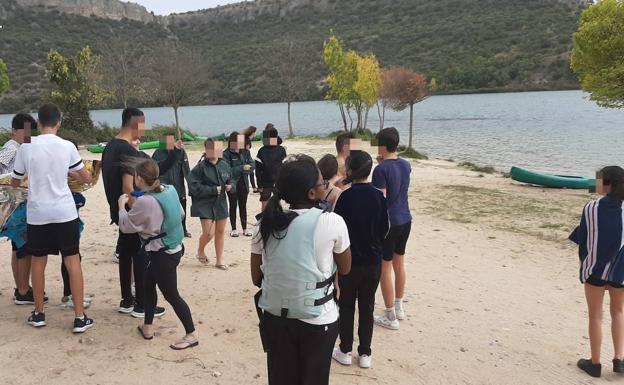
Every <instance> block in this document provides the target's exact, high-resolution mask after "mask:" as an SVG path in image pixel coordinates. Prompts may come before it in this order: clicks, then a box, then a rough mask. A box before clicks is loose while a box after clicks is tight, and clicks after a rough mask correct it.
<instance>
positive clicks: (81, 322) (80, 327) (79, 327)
mask: <svg viewBox="0 0 624 385" xmlns="http://www.w3.org/2000/svg"><path fill="white" fill-rule="evenodd" d="M91 326H93V320H92V319H91V318H89V317H87V315H86V314H83V315H82V318H74V329H73V330H72V331H73V332H74V333H84V332H85V331H87V329H89V328H90V327H91Z"/></svg>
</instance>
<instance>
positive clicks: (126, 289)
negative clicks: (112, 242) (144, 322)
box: [117, 231, 145, 308]
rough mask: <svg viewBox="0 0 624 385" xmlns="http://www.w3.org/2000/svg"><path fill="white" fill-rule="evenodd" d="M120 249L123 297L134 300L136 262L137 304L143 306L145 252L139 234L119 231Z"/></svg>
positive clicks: (118, 242) (120, 282)
mask: <svg viewBox="0 0 624 385" xmlns="http://www.w3.org/2000/svg"><path fill="white" fill-rule="evenodd" d="M117 247H118V251H119V285H120V286H121V298H122V299H123V300H124V301H131V300H132V289H131V288H132V283H131V282H130V281H131V279H130V277H131V275H132V264H134V286H135V288H136V305H137V306H138V307H141V308H143V307H144V306H143V304H144V294H145V289H144V286H143V274H144V272H145V254H144V253H143V251H141V239H140V238H139V234H124V233H122V232H121V231H120V232H119V237H118V238H117Z"/></svg>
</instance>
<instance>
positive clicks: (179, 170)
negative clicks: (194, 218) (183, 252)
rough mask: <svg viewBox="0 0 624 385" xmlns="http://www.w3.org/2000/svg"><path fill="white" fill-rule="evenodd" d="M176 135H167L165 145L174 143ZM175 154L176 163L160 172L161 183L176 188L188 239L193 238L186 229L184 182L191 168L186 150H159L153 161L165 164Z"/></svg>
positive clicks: (172, 133)
mask: <svg viewBox="0 0 624 385" xmlns="http://www.w3.org/2000/svg"><path fill="white" fill-rule="evenodd" d="M174 142H175V133H174V132H173V131H170V132H167V133H166V134H165V143H174ZM172 152H173V153H175V162H174V163H173V165H172V166H171V167H170V168H169V169H168V170H166V171H164V172H163V171H161V172H160V182H161V183H163V184H166V185H170V186H173V187H175V189H176V191H177V192H178V197H179V198H180V204H181V205H182V209H183V210H184V219H183V220H182V226H183V227H184V236H185V237H186V238H190V237H191V233H190V232H189V231H188V229H187V227H186V185H185V184H184V182H185V181H186V180H187V178H188V175H189V173H190V172H191V167H190V166H189V161H188V156H187V155H186V151H185V150H184V148H180V150H178V151H176V149H169V148H159V149H156V151H154V154H153V155H152V159H154V160H155V161H157V162H164V161H165V160H166V159H167V158H168V157H169V155H170V154H171V153H172Z"/></svg>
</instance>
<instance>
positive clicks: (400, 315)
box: [394, 307, 405, 321]
mask: <svg viewBox="0 0 624 385" xmlns="http://www.w3.org/2000/svg"><path fill="white" fill-rule="evenodd" d="M394 312H395V313H396V317H397V319H398V320H399V321H403V320H404V319H405V309H403V308H401V309H399V308H398V307H395V308H394Z"/></svg>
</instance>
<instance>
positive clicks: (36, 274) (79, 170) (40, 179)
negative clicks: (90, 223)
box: [11, 104, 93, 333]
mask: <svg viewBox="0 0 624 385" xmlns="http://www.w3.org/2000/svg"><path fill="white" fill-rule="evenodd" d="M38 117H39V121H38V126H39V129H40V131H39V132H40V135H39V136H37V137H34V138H32V140H31V143H24V144H22V145H21V146H20V148H19V150H18V151H17V156H16V158H15V164H14V165H13V174H12V177H13V180H12V182H11V184H12V185H13V186H14V187H17V186H19V184H20V182H21V180H22V179H24V178H26V177H28V204H27V206H26V223H27V225H28V227H27V239H28V241H27V246H28V249H29V251H30V254H31V255H32V257H33V258H32V267H31V270H32V284H33V292H34V297H35V298H34V299H35V310H34V311H33V312H32V313H31V315H30V317H29V318H28V323H29V324H30V325H32V326H34V327H41V326H45V325H46V321H45V313H44V311H43V302H44V301H43V294H44V292H43V289H44V286H45V267H46V263H47V261H48V255H49V254H56V255H58V254H59V253H60V254H61V256H62V258H63V263H64V264H65V267H67V271H68V272H69V281H70V286H71V290H72V297H73V298H74V312H75V314H76V318H75V319H74V326H73V332H74V333H82V332H84V331H86V330H87V329H89V328H90V327H91V326H93V320H92V319H90V318H88V317H87V316H86V314H84V308H83V298H84V282H83V277H82V267H81V265H80V256H79V253H80V231H79V219H78V211H77V209H76V204H75V203H74V198H73V197H72V193H71V191H70V189H69V186H68V184H67V179H68V177H69V176H70V175H71V176H72V177H73V178H75V179H77V180H78V181H80V182H83V183H90V182H91V175H90V174H89V172H88V171H87V170H86V169H85V167H84V164H83V163H82V159H81V158H80V154H78V150H77V149H76V147H75V146H74V145H73V144H72V143H71V142H69V141H67V140H64V139H61V138H59V137H58V136H56V133H57V132H58V130H59V128H60V127H61V111H60V110H59V108H58V107H57V106H55V105H54V104H46V105H43V106H42V107H41V108H40V109H39V116H38Z"/></svg>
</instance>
